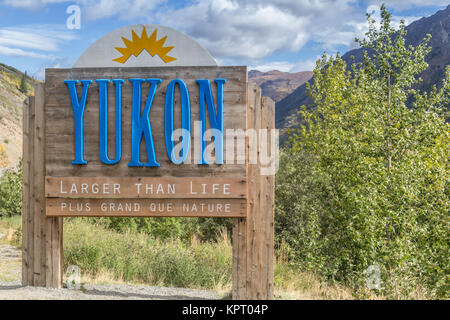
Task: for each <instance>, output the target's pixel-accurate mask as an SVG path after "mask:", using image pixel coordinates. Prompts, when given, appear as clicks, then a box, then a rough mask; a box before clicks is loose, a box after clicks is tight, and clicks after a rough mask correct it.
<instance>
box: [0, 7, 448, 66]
mask: <svg viewBox="0 0 450 320" xmlns="http://www.w3.org/2000/svg"><path fill="white" fill-rule="evenodd" d="M0 1H2V0H0ZM63 2H67V3H68V5H69V4H74V3H76V4H78V5H80V6H81V7H82V20H83V19H87V20H98V19H106V18H110V17H117V18H120V19H126V20H129V21H131V22H135V21H136V19H138V18H144V19H146V21H147V22H149V23H158V24H162V25H167V26H170V27H172V28H174V29H177V30H180V31H182V32H185V33H186V34H187V35H189V36H191V37H193V38H194V39H196V40H197V41H198V42H199V43H200V44H201V45H202V46H204V47H205V48H206V49H207V50H208V51H210V52H211V54H212V55H213V56H214V58H215V59H216V60H218V61H222V62H223V63H221V64H248V65H253V66H256V67H260V68H271V66H274V65H275V64H277V66H278V68H279V69H283V70H287V69H288V68H290V71H292V70H294V71H297V70H298V71H300V70H311V68H312V67H313V66H314V61H315V60H314V59H309V60H305V61H301V62H298V63H290V62H284V61H280V62H271V63H265V62H264V61H263V60H264V59H265V58H267V57H269V56H271V55H273V54H276V53H277V52H283V51H292V52H297V51H299V50H300V49H301V48H302V47H303V46H304V45H305V44H306V43H308V42H309V41H314V44H315V45H317V46H318V47H320V48H321V49H326V50H327V51H329V52H335V51H336V50H337V48H338V47H340V46H350V48H352V47H354V38H355V37H362V36H364V33H365V32H366V31H367V24H366V19H365V16H364V14H363V12H361V7H360V5H359V3H360V2H359V1H358V0H196V1H193V2H186V3H183V4H184V6H183V7H180V6H179V5H177V6H173V5H172V2H170V3H169V2H168V1H167V0H71V1H70V0H20V1H14V0H3V3H4V4H9V5H12V6H16V7H22V8H29V9H33V8H37V7H44V6H46V5H49V4H52V3H63ZM383 2H385V3H387V6H388V7H390V8H395V9H396V10H401V9H406V8H410V7H413V6H425V5H443V1H442V0H408V1H404V0H380V1H378V0H368V1H367V2H366V3H367V5H368V6H369V9H370V10H373V9H375V10H379V6H380V5H381V3H383ZM400 18H404V19H405V20H406V22H407V24H408V23H410V22H412V21H414V20H415V19H417V17H400V16H394V17H393V18H392V20H393V22H394V25H398V23H399V21H400ZM141 21H142V19H141ZM0 30H2V29H0ZM15 31H17V30H15ZM40 36H44V37H47V39H46V40H45V41H40V40H39V39H37V36H36V37H35V38H34V39H32V41H28V40H26V39H25V38H21V39H20V38H19V37H14V36H13V35H12V34H11V33H9V34H8V33H6V34H3V36H2V33H1V31H0V45H3V46H8V47H10V46H17V47H20V48H23V49H30V50H40V48H41V45H40V43H47V44H48V45H47V46H46V48H47V49H46V51H52V50H58V48H59V46H60V43H61V42H62V41H66V40H65V39H60V38H57V37H56V38H55V37H48V35H47V34H44V35H42V33H40ZM48 38H50V39H48ZM313 60H314V61H313Z"/></svg>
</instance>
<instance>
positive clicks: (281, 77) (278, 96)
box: [248, 70, 313, 102]
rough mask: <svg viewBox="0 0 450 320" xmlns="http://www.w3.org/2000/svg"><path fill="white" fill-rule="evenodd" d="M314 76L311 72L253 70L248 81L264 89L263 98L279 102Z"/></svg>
mask: <svg viewBox="0 0 450 320" xmlns="http://www.w3.org/2000/svg"><path fill="white" fill-rule="evenodd" d="M312 76H313V73H312V72H311V71H303V72H296V73H289V72H281V71H278V70H271V71H268V72H261V71H258V70H251V71H250V72H249V73H248V81H251V82H255V83H256V84H258V85H259V86H260V87H261V89H262V95H263V96H267V97H270V98H272V100H273V101H275V102H278V101H280V100H282V99H283V98H285V97H286V96H287V95H289V94H290V93H292V92H293V91H294V90H295V89H297V88H298V87H299V86H301V85H302V84H304V83H306V82H307V81H308V80H309V79H311V77H312Z"/></svg>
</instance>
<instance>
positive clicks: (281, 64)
mask: <svg viewBox="0 0 450 320" xmlns="http://www.w3.org/2000/svg"><path fill="white" fill-rule="evenodd" d="M293 67H294V64H293V63H290V62H288V61H275V62H268V63H263V64H256V65H251V66H249V67H248V70H259V71H261V72H267V71H271V70H278V71H282V72H290V71H291V70H292V68H293Z"/></svg>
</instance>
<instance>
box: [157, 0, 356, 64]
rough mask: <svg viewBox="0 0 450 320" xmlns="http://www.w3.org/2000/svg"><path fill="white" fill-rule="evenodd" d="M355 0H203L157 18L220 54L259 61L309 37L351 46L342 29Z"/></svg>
mask: <svg viewBox="0 0 450 320" xmlns="http://www.w3.org/2000/svg"><path fill="white" fill-rule="evenodd" d="M352 2H353V0H321V1H306V0H300V1H287V0H275V1H268V0H262V1H258V2H256V1H243V0H235V1H233V0H199V1H198V2H196V3H195V4H193V5H191V6H189V7H185V8H181V9H176V10H170V11H168V12H163V13H160V14H159V16H158V18H159V19H160V21H161V23H162V24H165V25H169V26H172V27H174V28H175V29H178V30H182V31H184V32H186V33H187V34H188V35H190V36H192V37H194V38H195V39H197V40H198V41H199V42H200V43H201V44H202V45H203V46H204V47H205V48H207V49H208V50H209V51H210V52H211V53H212V54H213V55H214V56H216V57H219V58H221V57H231V58H235V59H241V58H250V59H254V60H258V59H262V58H264V57H267V56H269V55H271V54H273V53H275V52H277V51H281V50H290V51H297V50H299V49H301V48H302V47H303V45H304V44H305V43H306V42H307V41H309V40H311V39H314V40H316V41H318V42H320V43H322V42H324V43H325V42H327V41H328V40H332V39H338V41H337V42H338V44H341V42H345V43H346V44H347V43H348V40H347V37H346V38H345V40H340V41H339V39H340V38H342V36H340V34H339V33H342V32H350V31H351V30H350V27H347V29H349V30H350V31H347V30H345V28H343V27H345V26H346V21H348V19H349V18H350V16H351V14H352V13H354V8H353V7H351V5H350V4H351V3H352ZM345 17H347V18H348V19H345ZM328 26H332V27H328ZM342 29H344V30H342Z"/></svg>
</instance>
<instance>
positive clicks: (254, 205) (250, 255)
mask: <svg viewBox="0 0 450 320" xmlns="http://www.w3.org/2000/svg"><path fill="white" fill-rule="evenodd" d="M247 97H248V99H247V101H248V102H247V128H248V129H254V132H253V133H250V134H249V135H248V137H247V161H249V162H250V163H249V164H248V165H247V178H248V193H247V195H248V198H247V219H234V221H233V289H232V296H233V299H272V298H273V236H274V235H273V230H274V176H273V175H261V164H260V162H259V158H260V157H259V153H260V150H259V143H258V142H259V140H258V139H259V129H268V130H271V129H274V128H275V104H274V102H273V101H272V100H271V99H269V98H266V97H262V98H261V89H260V88H259V87H258V86H257V85H255V84H253V83H249V86H248V96H247ZM269 133H270V132H269ZM269 140H270V139H269ZM269 150H271V149H269ZM255 157H256V160H257V162H256V163H255ZM251 160H252V161H251Z"/></svg>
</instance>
